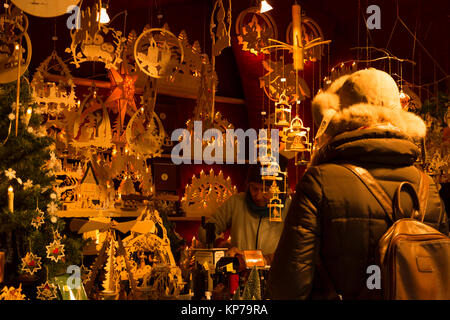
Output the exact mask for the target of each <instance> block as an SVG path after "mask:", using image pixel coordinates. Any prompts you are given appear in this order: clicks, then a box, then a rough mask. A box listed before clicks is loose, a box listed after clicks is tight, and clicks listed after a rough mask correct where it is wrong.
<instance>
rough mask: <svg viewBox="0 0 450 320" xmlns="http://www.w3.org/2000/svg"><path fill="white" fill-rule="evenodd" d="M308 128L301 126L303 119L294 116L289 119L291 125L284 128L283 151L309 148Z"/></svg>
mask: <svg viewBox="0 0 450 320" xmlns="http://www.w3.org/2000/svg"><path fill="white" fill-rule="evenodd" d="M309 131H310V128H307V127H304V126H303V121H302V119H300V118H299V117H298V116H295V117H294V119H292V121H291V126H290V127H289V129H287V130H286V148H285V151H293V152H303V151H310V150H311V143H310V142H309Z"/></svg>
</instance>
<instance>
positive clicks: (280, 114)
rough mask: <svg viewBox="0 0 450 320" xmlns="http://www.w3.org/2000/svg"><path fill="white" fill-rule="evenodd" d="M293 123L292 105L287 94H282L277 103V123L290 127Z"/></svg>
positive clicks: (277, 124)
mask: <svg viewBox="0 0 450 320" xmlns="http://www.w3.org/2000/svg"><path fill="white" fill-rule="evenodd" d="M290 124H291V106H290V105H289V103H288V99H287V97H286V95H285V94H281V95H280V100H279V101H278V102H276V103H275V125H276V126H280V127H289V125H290Z"/></svg>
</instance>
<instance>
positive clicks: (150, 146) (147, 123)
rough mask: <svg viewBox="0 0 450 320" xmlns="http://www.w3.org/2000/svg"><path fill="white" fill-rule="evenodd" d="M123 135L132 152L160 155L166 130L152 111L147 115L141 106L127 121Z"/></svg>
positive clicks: (149, 155)
mask: <svg viewBox="0 0 450 320" xmlns="http://www.w3.org/2000/svg"><path fill="white" fill-rule="evenodd" d="M125 136H126V139H127V142H128V145H129V148H130V151H131V152H132V153H135V154H137V155H139V154H140V155H142V156H148V157H151V156H157V155H160V154H161V152H162V151H163V150H162V146H163V144H164V138H165V136H166V132H165V130H164V127H163V125H162V122H161V120H160V119H159V117H158V116H157V115H156V113H155V112H154V111H152V112H151V113H150V116H149V115H148V113H147V112H146V111H145V109H144V108H141V109H139V110H138V111H137V112H136V113H135V114H134V115H133V116H132V117H131V119H130V121H129V122H128V125H127V129H126V135H125Z"/></svg>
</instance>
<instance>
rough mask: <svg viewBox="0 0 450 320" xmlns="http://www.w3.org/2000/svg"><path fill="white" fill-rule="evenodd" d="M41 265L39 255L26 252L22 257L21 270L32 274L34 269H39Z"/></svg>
mask: <svg viewBox="0 0 450 320" xmlns="http://www.w3.org/2000/svg"><path fill="white" fill-rule="evenodd" d="M41 268H42V266H41V257H38V256H37V255H35V254H34V253H32V252H28V253H27V254H26V255H25V258H22V268H21V270H22V271H23V272H27V273H29V274H31V275H33V274H34V273H35V272H36V271H38V270H40V269H41Z"/></svg>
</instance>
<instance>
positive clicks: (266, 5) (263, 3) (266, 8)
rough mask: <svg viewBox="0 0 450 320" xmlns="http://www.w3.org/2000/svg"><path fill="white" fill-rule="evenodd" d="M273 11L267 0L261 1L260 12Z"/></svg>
mask: <svg viewBox="0 0 450 320" xmlns="http://www.w3.org/2000/svg"><path fill="white" fill-rule="evenodd" d="M272 9H273V8H272V6H271V5H270V4H269V3H268V2H267V1H266V0H262V1H261V9H260V10H259V12H261V13H264V12H267V11H270V10H272Z"/></svg>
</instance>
